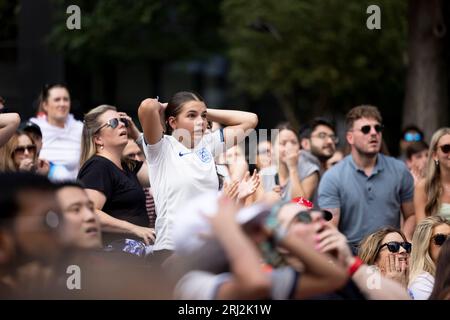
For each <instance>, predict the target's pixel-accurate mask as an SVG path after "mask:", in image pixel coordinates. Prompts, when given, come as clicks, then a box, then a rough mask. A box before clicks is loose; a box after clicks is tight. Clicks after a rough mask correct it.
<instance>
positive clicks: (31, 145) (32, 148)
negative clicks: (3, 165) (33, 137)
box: [14, 144, 36, 154]
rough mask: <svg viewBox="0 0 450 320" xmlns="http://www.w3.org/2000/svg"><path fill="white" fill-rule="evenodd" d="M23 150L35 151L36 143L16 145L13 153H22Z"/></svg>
mask: <svg viewBox="0 0 450 320" xmlns="http://www.w3.org/2000/svg"><path fill="white" fill-rule="evenodd" d="M25 150H27V151H28V152H29V153H36V145H34V144H30V145H28V146H22V147H17V148H15V149H14V154H24V153H25Z"/></svg>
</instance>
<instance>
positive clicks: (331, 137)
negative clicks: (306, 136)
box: [311, 129, 370, 144]
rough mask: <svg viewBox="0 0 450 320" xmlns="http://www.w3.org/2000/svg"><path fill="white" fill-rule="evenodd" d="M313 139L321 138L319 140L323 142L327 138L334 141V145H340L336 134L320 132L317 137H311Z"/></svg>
mask: <svg viewBox="0 0 450 320" xmlns="http://www.w3.org/2000/svg"><path fill="white" fill-rule="evenodd" d="M369 131H370V129H369ZM311 138H319V139H322V140H325V139H326V138H330V139H331V141H333V143H334V144H338V143H339V138H338V137H336V136H335V135H334V134H326V133H325V132H320V133H319V134H317V135H316V136H311Z"/></svg>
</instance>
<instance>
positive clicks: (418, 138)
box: [403, 132, 422, 142]
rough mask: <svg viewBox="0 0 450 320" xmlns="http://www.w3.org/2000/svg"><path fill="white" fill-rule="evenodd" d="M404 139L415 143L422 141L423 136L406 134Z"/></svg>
mask: <svg viewBox="0 0 450 320" xmlns="http://www.w3.org/2000/svg"><path fill="white" fill-rule="evenodd" d="M403 139H404V140H405V141H407V142H413V141H422V135H421V134H420V133H411V132H408V133H405V135H404V136H403Z"/></svg>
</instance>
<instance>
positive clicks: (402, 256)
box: [375, 232, 409, 273]
mask: <svg viewBox="0 0 450 320" xmlns="http://www.w3.org/2000/svg"><path fill="white" fill-rule="evenodd" d="M390 242H398V243H403V242H405V240H404V239H403V238H402V236H401V235H400V234H398V233H397V232H391V233H388V234H387V235H386V236H385V237H384V238H383V241H381V244H380V247H379V251H378V257H377V260H376V261H375V265H377V266H378V267H379V268H380V269H381V272H382V273H383V272H384V271H385V270H387V266H386V259H387V257H388V255H389V254H394V255H396V256H398V257H399V260H405V261H408V259H409V253H408V252H406V250H405V248H403V247H402V246H398V248H399V250H398V251H397V252H391V251H389V247H388V246H387V244H388V243H390ZM394 246H395V245H394ZM391 248H392V247H391Z"/></svg>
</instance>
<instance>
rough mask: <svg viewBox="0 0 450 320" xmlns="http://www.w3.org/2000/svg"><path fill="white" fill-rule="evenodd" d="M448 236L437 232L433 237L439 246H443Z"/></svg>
mask: <svg viewBox="0 0 450 320" xmlns="http://www.w3.org/2000/svg"><path fill="white" fill-rule="evenodd" d="M447 238H448V235H447V234H442V233H437V234H435V235H434V236H433V237H432V239H433V241H434V244H435V245H437V246H442V245H443V244H444V242H445V240H447Z"/></svg>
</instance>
